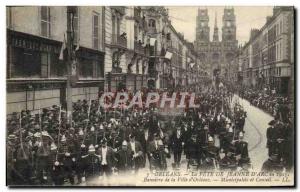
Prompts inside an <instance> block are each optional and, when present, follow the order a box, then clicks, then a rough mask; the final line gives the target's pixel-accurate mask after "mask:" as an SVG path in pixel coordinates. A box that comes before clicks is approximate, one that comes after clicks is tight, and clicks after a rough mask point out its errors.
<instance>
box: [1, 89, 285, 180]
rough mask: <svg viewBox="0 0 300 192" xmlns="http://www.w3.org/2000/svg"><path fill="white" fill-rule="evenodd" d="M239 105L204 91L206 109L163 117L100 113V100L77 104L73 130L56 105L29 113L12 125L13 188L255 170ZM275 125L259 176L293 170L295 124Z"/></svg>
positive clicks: (145, 112)
mask: <svg viewBox="0 0 300 192" xmlns="http://www.w3.org/2000/svg"><path fill="white" fill-rule="evenodd" d="M202 90H203V91H202ZM123 91H124V90H123ZM171 93H172V92H169V95H171ZM144 94H147V91H146V90H145V92H144V93H143V94H142V95H144ZM177 95H178V94H177ZM99 96H101V95H99ZM235 98H237V96H234V92H232V90H228V89H226V88H221V90H215V89H213V88H206V89H205V91H204V89H203V88H202V89H201V91H200V92H199V93H198V94H197V97H196V98H195V102H196V103H198V104H199V105H200V106H201V107H199V108H188V107H186V108H184V109H183V110H182V111H180V112H177V113H175V114H174V113H173V112H172V111H170V110H168V109H166V108H167V107H166V108H164V110H161V109H160V108H159V105H158V103H155V104H152V105H150V106H149V107H148V108H138V107H134V108H131V109H124V107H122V106H123V105H122V106H121V105H120V107H116V108H102V107H101V106H100V104H99V100H90V101H87V100H82V101H81V100H78V101H77V102H74V103H73V109H74V110H73V112H72V115H73V121H72V124H69V123H67V119H66V112H65V111H63V110H62V109H61V106H56V105H54V106H52V107H51V108H44V109H42V110H41V111H39V112H38V113H37V114H35V115H33V114H31V112H30V111H25V110H22V111H21V112H19V113H18V112H16V113H13V114H12V116H11V118H9V119H8V122H7V126H8V127H7V134H8V137H7V147H8V148H7V157H8V159H7V160H8V164H7V165H8V168H7V171H8V172H7V174H8V175H7V176H8V181H9V182H12V183H11V184H14V185H64V184H66V183H69V184H72V185H74V184H78V185H79V184H81V183H82V182H89V180H94V179H95V178H96V177H97V178H98V177H99V176H103V177H110V176H111V175H115V174H117V175H119V174H121V175H128V174H136V173H137V172H138V171H140V170H144V169H149V170H156V171H160V170H167V169H168V168H169V169H178V170H180V169H182V170H198V169H200V170H231V171H242V170H249V169H253V167H252V165H251V156H249V153H248V142H247V141H245V139H244V135H245V134H249V133H247V132H246V131H245V130H244V125H245V119H246V117H247V112H246V111H245V110H244V109H243V107H242V106H241V104H240V103H239V102H238V100H234V99H235ZM107 99H113V98H111V97H109V98H107ZM179 100H180V98H177V99H176V101H179ZM144 103H145V102H143V104H144ZM172 113H173V114H172ZM278 113H279V115H280V116H281V115H283V114H282V112H278ZM269 125H270V128H268V129H267V132H266V136H267V147H268V150H269V152H268V155H269V159H268V160H267V159H266V162H265V163H264V164H263V166H262V168H261V169H263V170H268V171H283V170H286V169H290V168H291V164H290V163H291V159H290V157H289V156H290V155H289V154H288V152H289V150H288V149H286V148H287V147H290V145H291V144H290V143H289V141H288V140H289V134H290V133H291V132H290V129H291V128H290V127H289V126H290V122H283V121H281V120H280V119H276V118H275V120H272V121H270V122H269ZM183 159H185V161H186V165H185V166H183V165H181V162H182V161H183Z"/></svg>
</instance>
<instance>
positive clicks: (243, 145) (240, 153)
mask: <svg viewBox="0 0 300 192" xmlns="http://www.w3.org/2000/svg"><path fill="white" fill-rule="evenodd" d="M234 147H235V155H236V157H237V160H238V164H239V165H240V166H243V165H244V164H247V163H249V162H250V158H249V153H248V143H247V142H246V141H244V133H243V132H242V131H241V132H240V133H239V139H238V140H237V141H235V143H234Z"/></svg>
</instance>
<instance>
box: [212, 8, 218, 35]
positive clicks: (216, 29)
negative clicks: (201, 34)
mask: <svg viewBox="0 0 300 192" xmlns="http://www.w3.org/2000/svg"><path fill="white" fill-rule="evenodd" d="M213 41H219V29H218V25H217V12H216V13H215V27H214V35H213Z"/></svg>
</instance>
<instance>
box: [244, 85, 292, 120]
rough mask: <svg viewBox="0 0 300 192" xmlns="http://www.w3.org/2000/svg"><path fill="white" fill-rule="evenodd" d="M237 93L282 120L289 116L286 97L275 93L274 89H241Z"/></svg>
mask: <svg viewBox="0 0 300 192" xmlns="http://www.w3.org/2000/svg"><path fill="white" fill-rule="evenodd" d="M239 93H240V96H241V97H242V98H244V99H246V100H248V101H249V102H250V104H252V105H254V106H256V107H258V108H260V109H262V110H264V111H265V112H267V113H269V114H270V115H272V116H274V117H275V118H276V119H280V120H281V121H282V122H287V121H288V119H289V118H290V117H291V111H290V110H289V104H290V101H289V99H288V97H284V96H282V95H280V94H277V93H276V91H275V90H268V89H264V90H254V89H243V90H241V91H240V92H239Z"/></svg>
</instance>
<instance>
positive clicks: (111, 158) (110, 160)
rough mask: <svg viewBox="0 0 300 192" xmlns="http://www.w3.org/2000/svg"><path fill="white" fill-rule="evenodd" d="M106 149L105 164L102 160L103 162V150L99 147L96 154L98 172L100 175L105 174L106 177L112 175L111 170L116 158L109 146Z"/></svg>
mask: <svg viewBox="0 0 300 192" xmlns="http://www.w3.org/2000/svg"><path fill="white" fill-rule="evenodd" d="M106 148H107V151H106V164H103V163H104V160H103V158H104V157H103V156H102V150H103V148H102V147H100V148H99V149H98V150H97V154H98V155H99V156H100V171H101V174H102V175H103V173H106V175H108V176H109V175H111V173H112V168H113V167H114V166H115V163H116V157H115V153H114V151H113V149H112V148H111V147H109V146H107V147H106Z"/></svg>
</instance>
